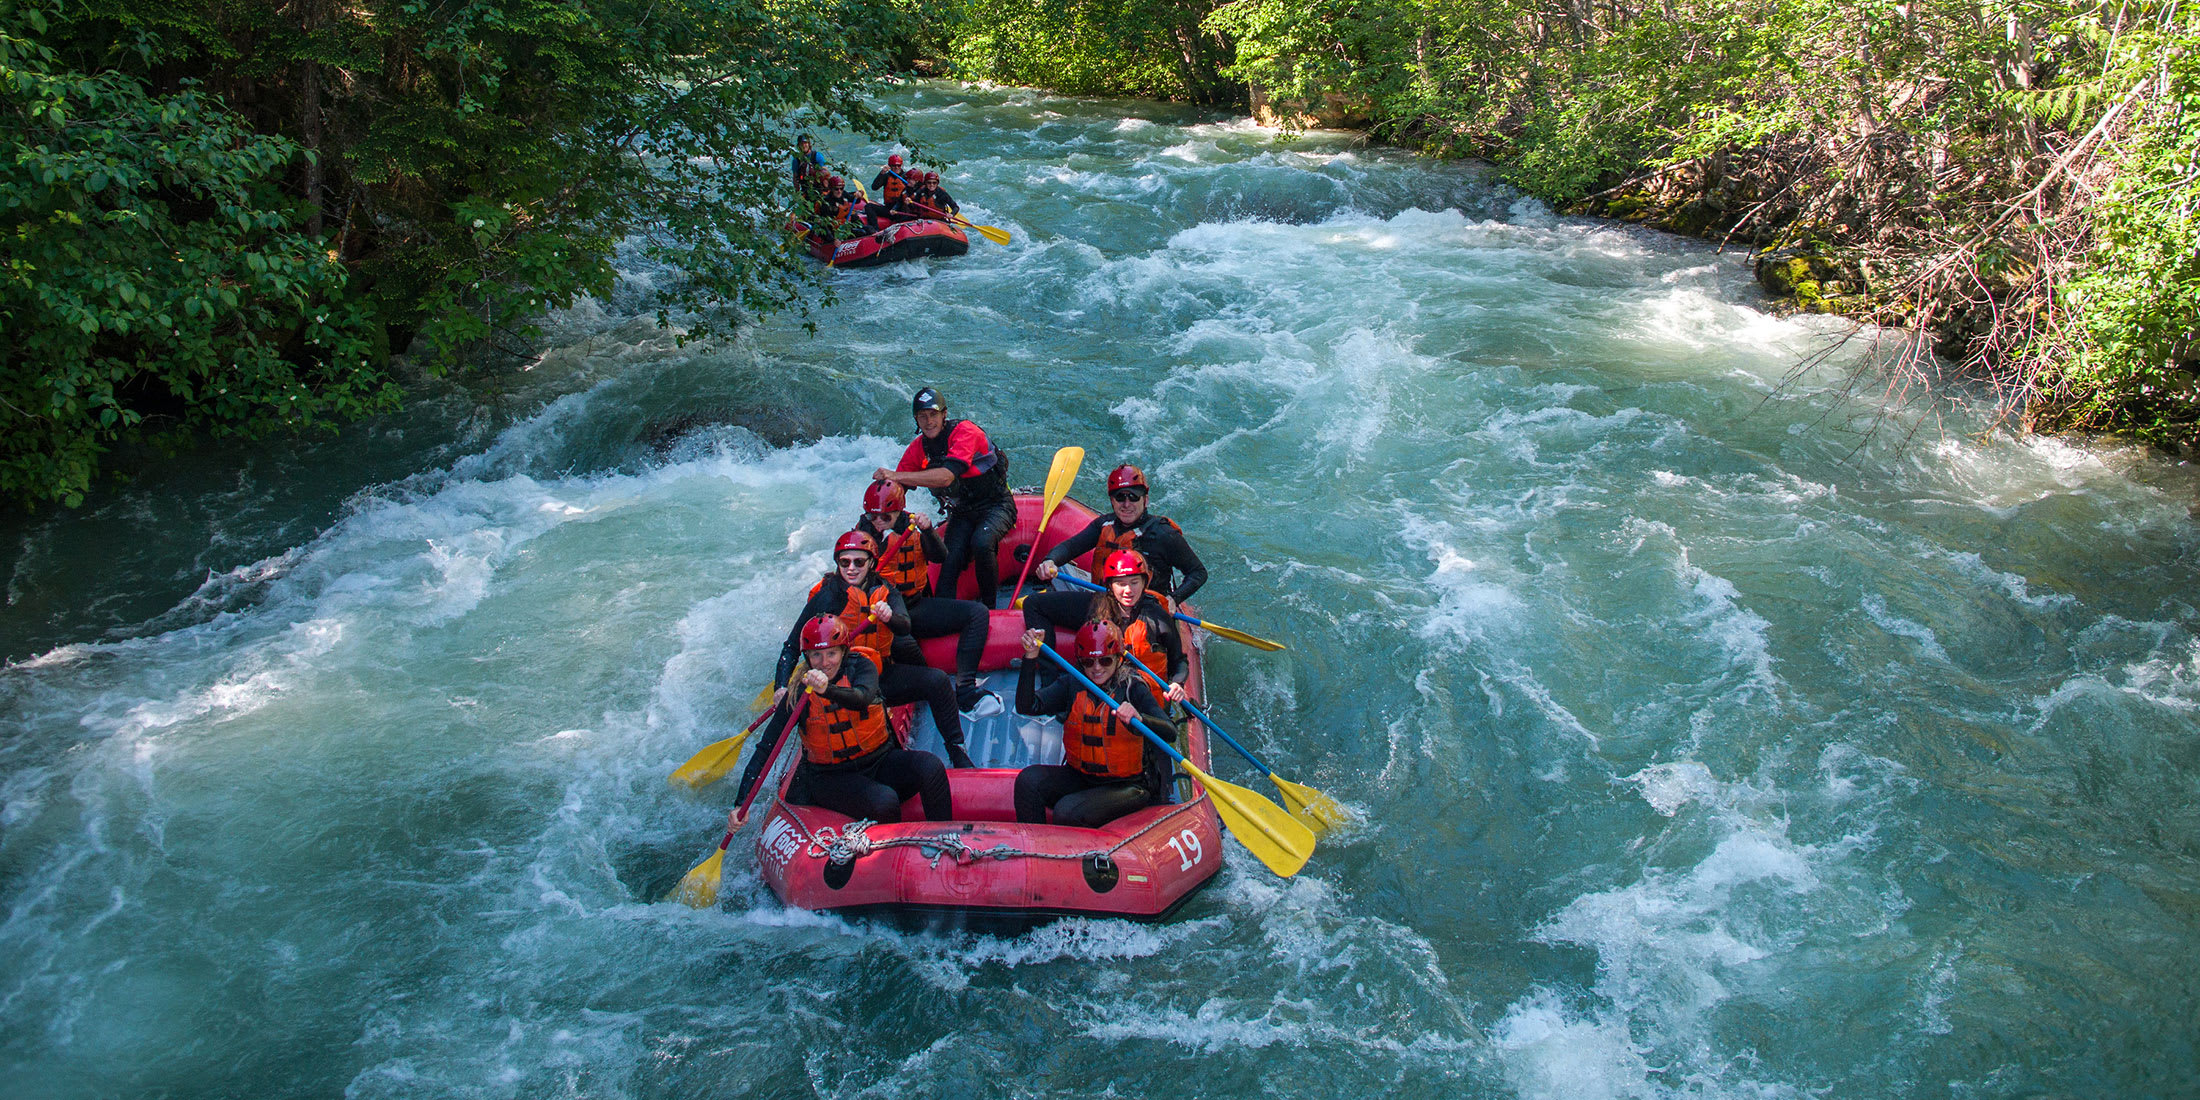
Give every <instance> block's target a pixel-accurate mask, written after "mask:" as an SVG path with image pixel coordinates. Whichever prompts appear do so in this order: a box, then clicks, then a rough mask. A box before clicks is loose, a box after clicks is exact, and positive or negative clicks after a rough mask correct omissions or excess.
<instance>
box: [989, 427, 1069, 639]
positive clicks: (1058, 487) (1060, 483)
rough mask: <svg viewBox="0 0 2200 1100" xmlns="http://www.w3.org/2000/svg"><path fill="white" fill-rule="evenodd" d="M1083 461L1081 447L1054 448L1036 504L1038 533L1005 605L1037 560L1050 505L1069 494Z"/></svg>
mask: <svg viewBox="0 0 2200 1100" xmlns="http://www.w3.org/2000/svg"><path fill="white" fill-rule="evenodd" d="M1084 464H1085V449H1084V448H1083V447H1064V448H1062V449H1061V450H1059V451H1056V452H1054V465H1052V466H1050V467H1048V468H1047V490H1046V501H1045V503H1044V504H1042V505H1041V506H1040V508H1039V533H1038V534H1037V535H1033V536H1031V553H1029V554H1027V555H1025V557H1024V571H1023V572H1022V573H1019V574H1017V575H1016V588H1015V590H1014V591H1012V592H1010V593H1009V594H1008V602H1009V606H1011V607H1013V606H1016V597H1018V596H1021V595H1023V593H1024V579H1025V578H1027V577H1029V576H1031V566H1032V564H1033V563H1034V562H1037V561H1038V560H1039V536H1040V535H1044V534H1046V533H1047V521H1048V520H1051V519H1053V518H1054V509H1055V508H1057V507H1059V506H1060V505H1061V503H1062V498H1063V497H1066V496H1068V495H1069V487H1070V483H1071V482H1074V481H1076V480H1077V468H1078V467H1079V466H1082V465H1084Z"/></svg>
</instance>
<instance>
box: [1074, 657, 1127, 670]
mask: <svg viewBox="0 0 2200 1100" xmlns="http://www.w3.org/2000/svg"><path fill="white" fill-rule="evenodd" d="M1122 660H1123V659H1122V658H1121V657H1083V658H1079V659H1078V661H1077V663H1078V664H1079V665H1082V666H1084V667H1085V668H1113V667H1115V666H1116V665H1118V664H1120V663H1122Z"/></svg>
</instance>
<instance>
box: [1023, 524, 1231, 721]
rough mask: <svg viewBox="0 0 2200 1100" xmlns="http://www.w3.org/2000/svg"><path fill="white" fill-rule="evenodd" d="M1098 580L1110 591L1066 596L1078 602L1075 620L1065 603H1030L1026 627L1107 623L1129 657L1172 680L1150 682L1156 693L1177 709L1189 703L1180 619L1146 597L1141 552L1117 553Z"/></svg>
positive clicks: (1188, 662) (1026, 608) (1189, 665)
mask: <svg viewBox="0 0 2200 1100" xmlns="http://www.w3.org/2000/svg"><path fill="white" fill-rule="evenodd" d="M1096 579H1097V580H1099V582H1100V583H1101V584H1103V585H1106V586H1107V591H1105V592H1101V593H1099V594H1097V595H1093V596H1086V595H1085V594H1084V593H1082V592H1072V593H1066V595H1072V596H1076V597H1077V598H1078V607H1077V609H1076V610H1077V613H1076V614H1075V615H1074V616H1064V615H1062V614H1061V613H1062V612H1064V611H1068V610H1070V605H1069V603H1068V601H1065V600H1047V601H1041V600H1038V599H1036V598H1034V599H1027V600H1025V601H1024V626H1025V627H1026V628H1044V627H1055V628H1059V629H1062V630H1067V629H1070V628H1071V627H1074V626H1078V625H1079V624H1081V623H1083V622H1085V621H1087V620H1090V621H1093V622H1104V623H1107V624H1109V625H1111V626H1113V627H1115V628H1116V630H1117V631H1119V632H1120V633H1121V636H1122V638H1123V645H1124V647H1125V648H1126V650H1127V651H1128V652H1129V653H1131V654H1133V655H1135V656H1136V657H1137V658H1138V659H1139V660H1140V661H1142V662H1144V663H1145V665H1146V667H1147V668H1150V669H1153V670H1154V671H1155V672H1158V673H1160V674H1161V675H1163V676H1165V677H1167V680H1166V681H1156V680H1152V679H1151V678H1149V679H1148V684H1149V685H1150V686H1151V687H1152V688H1153V690H1154V691H1156V692H1159V693H1160V694H1161V696H1162V697H1163V698H1165V699H1167V700H1168V701H1169V702H1172V703H1181V702H1183V701H1184V700H1185V699H1187V698H1189V697H1190V696H1189V695H1188V694H1187V693H1186V692H1185V690H1184V680H1185V678H1186V677H1188V676H1190V675H1191V670H1192V662H1191V659H1190V658H1189V657H1186V656H1185V655H1184V641H1183V639H1182V637H1180V636H1179V635H1178V634H1177V631H1176V619H1175V618H1174V617H1173V616H1171V615H1170V614H1169V609H1168V608H1167V607H1165V606H1163V605H1162V603H1161V601H1160V600H1159V599H1156V598H1155V597H1154V595H1153V594H1152V593H1151V592H1148V591H1146V580H1147V565H1146V559H1145V558H1144V557H1143V556H1142V555H1140V554H1139V552H1138V551H1136V550H1118V551H1116V552H1115V553H1113V554H1109V555H1108V556H1107V558H1106V560H1105V561H1103V562H1102V563H1101V566H1100V572H1099V573H1098V574H1097V575H1096ZM1050 595H1051V593H1050Z"/></svg>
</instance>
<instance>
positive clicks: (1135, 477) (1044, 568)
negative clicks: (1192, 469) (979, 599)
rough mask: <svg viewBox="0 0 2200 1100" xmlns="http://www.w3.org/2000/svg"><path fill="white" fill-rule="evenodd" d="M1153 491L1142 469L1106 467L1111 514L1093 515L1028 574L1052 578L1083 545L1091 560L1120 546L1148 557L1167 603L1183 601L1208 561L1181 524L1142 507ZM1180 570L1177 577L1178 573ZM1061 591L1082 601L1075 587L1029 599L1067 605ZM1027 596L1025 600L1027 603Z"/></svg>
mask: <svg viewBox="0 0 2200 1100" xmlns="http://www.w3.org/2000/svg"><path fill="white" fill-rule="evenodd" d="M1150 492H1151V490H1150V488H1149V487H1148V486H1147V484H1146V472H1145V471H1143V470H1141V469H1139V468H1138V467H1136V466H1133V465H1131V464H1130V463H1128V462H1126V463H1124V464H1123V465H1121V466H1117V467H1116V468H1115V469H1113V470H1111V471H1109V472H1108V503H1109V505H1110V509H1111V512H1110V514H1109V515H1105V516H1099V517H1095V518H1094V519H1093V521H1092V522H1091V523H1088V524H1086V525H1085V529H1084V530H1082V531H1079V532H1077V533H1076V534H1074V535H1071V536H1070V537H1069V538H1067V539H1064V540H1062V541H1061V542H1059V543H1057V544H1055V547H1054V549H1053V550H1050V551H1048V552H1047V556H1046V557H1044V558H1041V559H1040V560H1039V563H1038V564H1037V565H1035V566H1033V567H1032V569H1031V575H1032V576H1034V577H1037V578H1039V580H1040V581H1041V582H1042V583H1044V582H1046V581H1051V580H1053V579H1054V575H1055V574H1056V573H1058V572H1060V571H1061V567H1062V566H1064V565H1067V564H1069V563H1070V562H1071V561H1074V560H1076V559H1077V558H1078V557H1081V556H1082V555H1084V554H1085V553H1086V552H1087V551H1090V552H1091V554H1092V560H1093V561H1095V562H1104V561H1106V560H1107V557H1108V555H1110V554H1113V553H1115V552H1116V551H1118V550H1136V551H1138V553H1139V555H1140V556H1141V557H1144V558H1145V559H1146V568H1147V569H1148V570H1149V571H1150V572H1151V575H1152V589H1153V593H1154V594H1155V595H1157V596H1160V597H1161V598H1162V602H1163V603H1164V604H1167V605H1169V606H1171V607H1174V606H1176V605H1178V604H1182V603H1183V602H1184V601H1185V600H1188V599H1190V598H1191V597H1192V593H1194V592H1197V591H1199V588H1200V586H1201V585H1204V584H1206V583H1207V566H1206V564H1205V563H1203V562H1201V561H1200V560H1199V555H1198V554H1197V553H1194V552H1193V551H1192V546H1191V543H1189V542H1186V541H1185V539H1184V530H1183V528H1180V527H1178V526H1177V525H1176V523H1175V522H1174V521H1173V520H1171V519H1169V518H1168V517H1167V516H1163V515H1157V514H1155V513H1153V512H1149V511H1147V510H1146V498H1147V496H1148V495H1149V493H1150ZM1179 573H1181V574H1183V577H1182V578H1181V579H1178V578H1177V576H1176V575H1177V574H1179ZM1064 597H1073V598H1075V599H1077V600H1079V601H1081V602H1083V601H1085V597H1084V596H1083V595H1082V594H1080V593H1076V592H1046V593H1041V594H1040V595H1037V596H1033V597H1031V599H1032V600H1049V601H1054V602H1057V603H1059V604H1061V605H1062V607H1065V608H1066V607H1068V606H1070V604H1069V601H1068V600H1067V599H1064ZM1030 602H1031V600H1026V601H1025V604H1026V605H1027V606H1028V605H1029V604H1030ZM1068 614H1073V612H1068V611H1056V612H1054V613H1052V614H1050V615H1049V617H1050V618H1052V619H1055V620H1057V621H1059V620H1061V619H1062V618H1064V617H1065V616H1066V615H1068Z"/></svg>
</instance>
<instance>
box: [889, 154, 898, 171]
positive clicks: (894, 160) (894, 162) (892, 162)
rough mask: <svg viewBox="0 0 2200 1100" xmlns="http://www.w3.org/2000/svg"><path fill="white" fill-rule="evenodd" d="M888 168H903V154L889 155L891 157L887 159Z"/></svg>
mask: <svg viewBox="0 0 2200 1100" xmlns="http://www.w3.org/2000/svg"><path fill="white" fill-rule="evenodd" d="M886 166H887V167H888V168H899V167H901V154H900V153H893V154H889V155H888V156H887V158H886Z"/></svg>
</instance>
